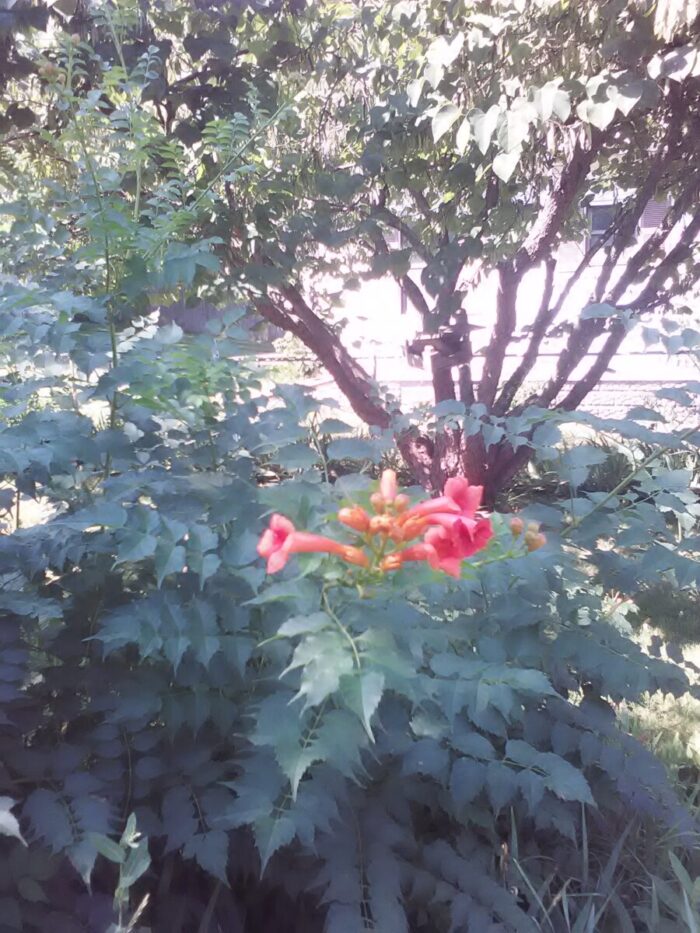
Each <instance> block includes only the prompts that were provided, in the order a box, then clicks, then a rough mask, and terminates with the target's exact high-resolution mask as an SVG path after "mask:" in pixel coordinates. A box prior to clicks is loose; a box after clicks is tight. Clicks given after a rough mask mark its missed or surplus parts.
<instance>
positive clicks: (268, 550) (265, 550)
mask: <svg viewBox="0 0 700 933" xmlns="http://www.w3.org/2000/svg"><path fill="white" fill-rule="evenodd" d="M295 530H296V529H295V528H294V525H293V524H292V522H290V520H289V519H288V518H285V517H284V515H278V514H275V515H273V516H272V518H271V519H270V525H269V527H268V528H266V529H265V531H263V533H262V535H261V536H260V540H259V541H258V554H259V555H260V556H261V557H265V558H267V572H268V573H277V571H278V570H281V569H282V568H283V567H284V565H285V564H286V563H287V557H288V556H289V546H288V544H287V541H288V539H289V536H290V535H292V534H294V532H295Z"/></svg>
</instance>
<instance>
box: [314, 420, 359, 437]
mask: <svg viewBox="0 0 700 933" xmlns="http://www.w3.org/2000/svg"><path fill="white" fill-rule="evenodd" d="M318 430H319V433H320V434H352V432H353V431H354V428H353V426H352V425H351V424H347V422H345V421H341V420H340V419H339V418H324V419H323V421H322V422H321V423H320V424H319V426H318Z"/></svg>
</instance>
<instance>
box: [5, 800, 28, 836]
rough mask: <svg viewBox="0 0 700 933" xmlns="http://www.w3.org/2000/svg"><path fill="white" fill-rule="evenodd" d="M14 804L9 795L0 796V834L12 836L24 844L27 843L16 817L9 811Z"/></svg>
mask: <svg viewBox="0 0 700 933" xmlns="http://www.w3.org/2000/svg"><path fill="white" fill-rule="evenodd" d="M15 805H16V804H15V801H14V800H13V799H12V798H11V797H0V835H3V836H14V838H15V839H19V841H20V842H21V843H22V844H23V845H25V846H26V844H27V843H26V842H25V840H24V837H23V836H22V833H21V831H20V828H19V822H18V820H17V817H16V816H15V815H14V814H13V813H12V812H11V808H12V807H14V806H15Z"/></svg>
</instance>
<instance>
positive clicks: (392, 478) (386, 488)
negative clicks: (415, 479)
mask: <svg viewBox="0 0 700 933" xmlns="http://www.w3.org/2000/svg"><path fill="white" fill-rule="evenodd" d="M397 489H398V484H397V482H396V472H395V471H394V470H384V472H383V473H382V478H381V479H380V480H379V492H380V493H381V494H382V496H383V497H384V499H385V500H386V501H387V502H393V501H394V499H395V498H396V492H397Z"/></svg>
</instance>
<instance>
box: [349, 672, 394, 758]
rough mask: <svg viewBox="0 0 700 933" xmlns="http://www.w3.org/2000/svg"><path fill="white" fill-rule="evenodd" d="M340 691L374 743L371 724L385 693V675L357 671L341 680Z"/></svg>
mask: <svg viewBox="0 0 700 933" xmlns="http://www.w3.org/2000/svg"><path fill="white" fill-rule="evenodd" d="M340 689H341V691H342V693H343V697H344V699H345V702H346V703H347V705H348V706H349V708H350V709H351V710H352V711H353V712H354V713H355V714H356V715H357V716H358V717H359V718H360V721H361V723H362V725H363V726H364V728H365V732H366V733H367V735H368V736H369V738H370V741H374V736H373V734H372V726H371V724H370V723H371V719H372V716H373V715H374V713H375V712H376V710H377V707H378V706H379V701H380V700H381V698H382V693H383V692H384V674H382V673H381V672H380V671H355V672H353V673H352V674H350V675H347V676H344V677H343V678H342V679H341V682H340Z"/></svg>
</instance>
